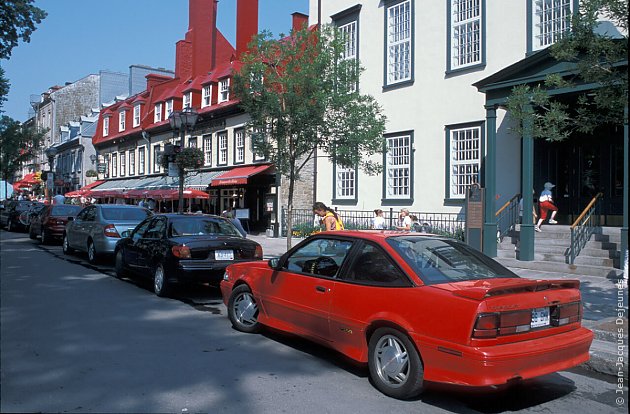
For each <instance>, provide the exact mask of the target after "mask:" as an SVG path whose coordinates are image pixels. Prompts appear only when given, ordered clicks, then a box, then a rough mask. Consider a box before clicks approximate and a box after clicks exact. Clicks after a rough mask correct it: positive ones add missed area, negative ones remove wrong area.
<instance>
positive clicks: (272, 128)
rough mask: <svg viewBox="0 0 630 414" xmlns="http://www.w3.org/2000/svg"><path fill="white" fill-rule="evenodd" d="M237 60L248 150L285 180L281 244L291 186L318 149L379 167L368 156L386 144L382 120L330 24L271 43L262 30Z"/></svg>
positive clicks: (341, 160)
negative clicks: (360, 89)
mask: <svg viewBox="0 0 630 414" xmlns="http://www.w3.org/2000/svg"><path fill="white" fill-rule="evenodd" d="M250 50H251V52H250V53H247V54H245V55H244V56H243V57H242V67H241V69H240V71H239V72H238V73H236V74H235V75H234V85H233V91H234V93H235V95H236V96H237V97H238V99H240V102H241V105H242V107H243V109H244V110H245V111H246V112H247V113H248V114H249V116H250V118H251V120H250V121H249V122H248V128H249V131H251V133H252V134H253V137H252V138H253V139H252V144H253V148H254V151H255V152H256V153H257V154H260V155H264V157H265V158H266V159H268V160H270V161H271V162H273V163H274V164H275V166H276V169H277V172H278V173H279V174H281V175H282V176H283V177H285V178H286V179H287V180H288V202H287V204H288V205H287V209H288V220H287V228H288V229H287V247H288V248H290V247H291V235H292V229H293V223H292V218H291V216H292V214H291V213H292V210H293V197H294V189H295V183H296V181H297V180H299V178H300V173H301V172H302V170H303V168H304V167H305V166H306V165H307V164H308V163H309V161H311V160H312V159H313V157H314V156H315V155H316V151H317V149H318V148H319V149H321V150H323V151H324V152H325V153H327V154H329V155H330V156H331V157H333V159H334V161H335V162H336V163H337V164H338V165H340V166H343V167H357V166H358V167H360V168H361V169H362V170H364V171H365V172H367V173H368V174H373V173H375V172H378V171H380V165H379V164H378V162H374V161H373V160H372V159H371V158H370V157H371V156H372V155H374V154H376V153H380V152H382V151H383V148H384V139H383V133H384V131H385V122H386V118H385V116H384V115H383V114H382V110H381V108H380V106H379V105H378V104H377V102H376V101H375V100H374V98H373V97H371V96H368V95H362V94H360V93H359V92H358V89H357V85H358V80H359V74H360V72H361V70H362V69H361V68H360V66H359V62H357V61H355V60H353V59H344V38H343V37H342V36H341V34H340V33H339V32H338V31H337V30H336V29H334V28H333V27H330V26H322V27H321V30H319V31H311V30H309V29H308V28H304V29H302V30H300V31H293V32H292V33H291V35H290V36H289V37H286V38H283V39H281V40H274V39H272V36H271V34H270V33H269V32H263V33H262V34H261V35H259V36H258V37H257V38H256V39H255V40H253V41H252V44H251V45H250Z"/></svg>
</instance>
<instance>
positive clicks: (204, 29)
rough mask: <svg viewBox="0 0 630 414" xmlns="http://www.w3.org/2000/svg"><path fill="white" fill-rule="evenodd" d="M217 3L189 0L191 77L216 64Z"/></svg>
mask: <svg viewBox="0 0 630 414" xmlns="http://www.w3.org/2000/svg"><path fill="white" fill-rule="evenodd" d="M217 3H218V0H188V32H187V33H186V40H187V41H189V42H190V43H191V54H192V64H191V68H192V73H191V77H196V76H199V75H205V74H207V73H208V72H209V71H210V70H212V69H213V68H214V66H215V56H216V39H217ZM175 71H176V72H177V68H176V69H175Z"/></svg>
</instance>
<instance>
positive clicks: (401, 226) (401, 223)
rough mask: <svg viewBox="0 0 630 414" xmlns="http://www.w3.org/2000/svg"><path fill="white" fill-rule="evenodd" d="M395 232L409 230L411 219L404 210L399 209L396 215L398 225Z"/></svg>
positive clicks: (407, 211)
mask: <svg viewBox="0 0 630 414" xmlns="http://www.w3.org/2000/svg"><path fill="white" fill-rule="evenodd" d="M396 229H397V230H406V231H409V230H411V217H409V210H408V209H406V208H401V209H400V213H399V214H398V225H397V226H396Z"/></svg>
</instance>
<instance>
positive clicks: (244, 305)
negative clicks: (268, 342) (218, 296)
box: [228, 285, 261, 333]
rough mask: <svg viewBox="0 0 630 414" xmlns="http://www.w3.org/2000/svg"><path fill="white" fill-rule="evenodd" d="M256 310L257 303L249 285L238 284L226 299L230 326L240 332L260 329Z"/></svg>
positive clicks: (254, 331)
mask: <svg viewBox="0 0 630 414" xmlns="http://www.w3.org/2000/svg"><path fill="white" fill-rule="evenodd" d="M258 312H259V311H258V304H257V303H256V299H254V295H253V294H252V291H251V290H250V289H249V287H247V286H246V285H240V286H237V287H236V288H234V290H233V291H232V294H231V295H230V299H229V300H228V318H229V319H230V322H232V326H233V327H234V328H235V329H237V330H239V331H241V332H247V333H256V332H258V331H260V329H261V325H260V322H258Z"/></svg>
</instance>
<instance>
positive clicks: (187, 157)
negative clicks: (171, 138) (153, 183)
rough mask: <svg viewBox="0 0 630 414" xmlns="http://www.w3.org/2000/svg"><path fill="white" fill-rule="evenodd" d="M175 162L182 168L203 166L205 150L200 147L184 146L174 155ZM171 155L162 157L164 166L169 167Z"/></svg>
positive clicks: (190, 168) (188, 168)
mask: <svg viewBox="0 0 630 414" xmlns="http://www.w3.org/2000/svg"><path fill="white" fill-rule="evenodd" d="M174 158H175V161H174V162H175V164H177V166H178V167H179V168H180V169H182V170H192V169H196V168H200V167H201V166H203V151H201V150H200V149H199V148H192V147H188V148H182V150H181V151H180V152H178V153H176V154H175V155H174ZM168 163H169V157H164V156H163V157H162V166H163V167H164V168H165V169H166V168H168Z"/></svg>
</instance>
